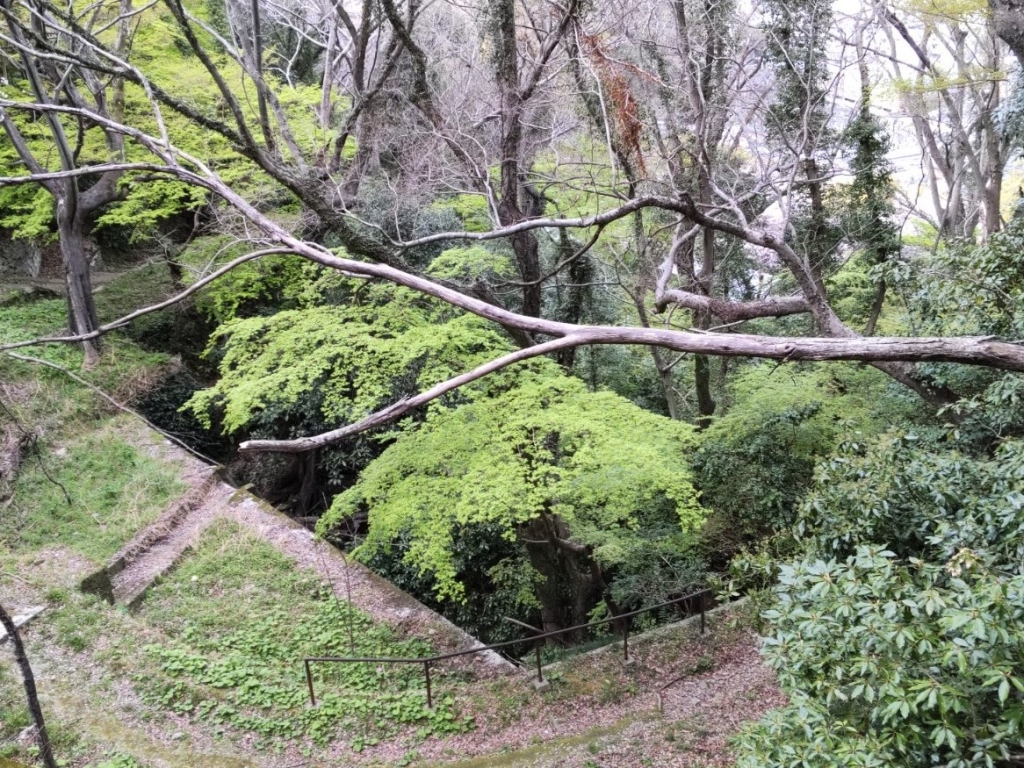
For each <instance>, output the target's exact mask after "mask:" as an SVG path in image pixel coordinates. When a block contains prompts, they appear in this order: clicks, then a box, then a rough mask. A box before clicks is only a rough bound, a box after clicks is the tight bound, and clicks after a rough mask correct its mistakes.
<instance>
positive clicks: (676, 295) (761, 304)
mask: <svg viewBox="0 0 1024 768" xmlns="http://www.w3.org/2000/svg"><path fill="white" fill-rule="evenodd" d="M657 299H658V303H657V309H658V311H659V312H663V311H664V310H665V307H667V306H668V305H669V304H675V305H676V306H679V307H683V308H684V309H692V310H695V311H698V312H708V313H710V314H712V315H714V316H715V317H718V318H720V319H721V320H722V321H723V322H726V323H738V322H740V321H742V320H753V319H755V318H758V317H785V316H786V315H797V314H800V313H801V312H809V311H810V307H809V306H808V304H807V301H806V299H804V298H803V297H802V296H781V297H778V298H773V297H769V298H766V299H758V300H756V301H729V300H727V299H717V298H714V297H711V296H702V295H700V294H698V293H690V292H689V291H681V290H678V289H673V288H670V289H667V290H665V291H663V292H661V293H660V294H659V295H658V297H657Z"/></svg>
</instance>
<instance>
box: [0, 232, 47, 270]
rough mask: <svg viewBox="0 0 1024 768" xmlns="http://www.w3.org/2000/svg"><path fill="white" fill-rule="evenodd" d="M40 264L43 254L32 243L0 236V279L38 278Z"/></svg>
mask: <svg viewBox="0 0 1024 768" xmlns="http://www.w3.org/2000/svg"><path fill="white" fill-rule="evenodd" d="M42 264H43V252H42V250H41V249H40V248H39V246H38V245H37V244H36V243H35V242H34V241H32V240H23V239H17V240H12V239H11V238H9V237H8V236H6V235H0V279H3V278H10V277H29V278H36V277H39V270H40V268H41V267H42Z"/></svg>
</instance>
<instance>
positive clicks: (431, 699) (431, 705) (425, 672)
mask: <svg viewBox="0 0 1024 768" xmlns="http://www.w3.org/2000/svg"><path fill="white" fill-rule="evenodd" d="M423 677H424V678H425V679H426V681H427V709H433V708H434V697H433V696H432V695H431V692H430V662H429V661H424V662H423Z"/></svg>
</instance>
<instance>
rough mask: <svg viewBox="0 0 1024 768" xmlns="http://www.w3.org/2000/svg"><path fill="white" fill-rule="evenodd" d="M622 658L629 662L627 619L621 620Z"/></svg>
mask: <svg viewBox="0 0 1024 768" xmlns="http://www.w3.org/2000/svg"><path fill="white" fill-rule="evenodd" d="M622 660H623V661H624V662H626V663H628V662H629V619H623V620H622Z"/></svg>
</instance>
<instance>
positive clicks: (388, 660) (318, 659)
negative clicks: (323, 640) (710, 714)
mask: <svg viewBox="0 0 1024 768" xmlns="http://www.w3.org/2000/svg"><path fill="white" fill-rule="evenodd" d="M711 594H712V592H711V590H710V589H702V590H699V591H697V592H692V593H690V594H688V595H683V596H682V597H677V598H675V599H673V600H668V601H666V602H664V603H658V604H657V605H649V606H647V607H646V608H640V609H638V610H635V611H629V612H627V613H620V614H619V615H618V616H612V617H611V618H607V619H600V620H598V621H591V622H588V623H587V624H578V625H577V626H575V627H566V628H565V629H556V630H554V631H552V632H544V631H542V630H540V629H538V628H537V627H531V626H530V625H529V624H525V623H523V622H521V621H516V620H515V619H509V621H512V622H513V623H515V624H518V625H519V626H522V627H526V628H527V629H529V630H531V631H532V632H534V636H533V637H527V638H522V639H520V640H506V641H505V642H502V643H492V644H491V645H481V646H477V647H475V648H467V649H466V650H463V651H453V652H451V653H442V654H438V655H436V656H423V657H419V658H411V659H409V658H394V657H376V656H307V657H306V658H305V659H303V664H305V667H306V685H307V687H308V688H309V703H310V705H311V706H314V707H315V706H316V694H315V693H314V691H313V672H312V667H311V665H312V664H422V665H423V679H424V681H425V682H426V688H427V706H428V707H431V708H432V707H433V706H434V700H433V694H432V691H431V684H430V665H431V664H436V663H437V662H439V661H447V660H448V659H454V658H457V657H459V656H469V655H472V654H474V653H484V652H486V651H493V650H496V649H499V648H508V647H509V646H512V645H522V644H523V643H528V642H530V641H531V640H532V641H533V649H534V654H535V656H536V661H537V682H538V683H543V682H544V673H543V670H542V668H541V659H540V649H541V645H543V642H542V641H543V640H546V639H547V638H549V637H557V636H558V635H564V634H568V633H569V632H577V631H579V630H581V629H589V628H590V627H598V626H601V625H602V624H613V623H619V624H620V625H621V628H622V654H623V659H624V660H625V661H629V620H630V619H632V618H633V617H634V616H639V615H640V614H643V613H650V612H651V611H657V610H659V609H661V608H667V607H669V606H671V605H678V604H679V603H683V602H686V601H689V600H694V599H695V598H699V600H698V609H699V611H700V633H701V634H702V635H703V634H704V630H705V626H706V620H705V616H704V614H705V611H706V609H707V602H708V597H709V596H710V595H711ZM689 615H690V616H694V615H696V613H695V612H694V611H692V610H691V611H690V613H689Z"/></svg>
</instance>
